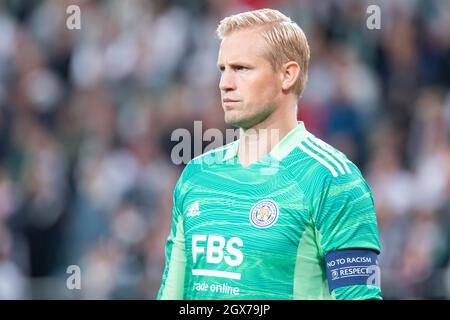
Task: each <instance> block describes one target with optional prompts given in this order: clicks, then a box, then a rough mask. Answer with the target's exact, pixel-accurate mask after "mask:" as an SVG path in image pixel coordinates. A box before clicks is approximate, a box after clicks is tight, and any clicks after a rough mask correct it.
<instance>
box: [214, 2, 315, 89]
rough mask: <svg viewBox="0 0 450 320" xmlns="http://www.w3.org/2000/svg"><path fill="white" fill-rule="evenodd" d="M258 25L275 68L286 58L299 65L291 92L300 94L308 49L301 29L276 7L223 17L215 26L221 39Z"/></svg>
mask: <svg viewBox="0 0 450 320" xmlns="http://www.w3.org/2000/svg"><path fill="white" fill-rule="evenodd" d="M250 28H261V36H262V37H263V38H264V40H265V41H266V42H267V43H268V44H269V50H268V52H267V55H268V59H269V61H270V62H271V64H272V66H273V67H274V69H275V70H279V69H280V67H281V65H282V64H284V63H286V62H288V61H295V62H297V63H298V64H299V66H300V74H299V77H298V79H297V82H296V83H295V85H294V92H295V93H296V94H297V95H298V96H299V97H300V96H301V95H302V93H303V89H304V88H305V85H306V81H307V79H308V65H309V58H310V50H309V45H308V41H307V39H306V36H305V34H304V32H303V30H302V29H301V28H300V27H299V26H298V25H297V24H296V23H295V22H293V21H292V20H291V19H290V18H289V17H287V16H285V15H284V14H282V13H281V12H280V11H278V10H273V9H260V10H254V11H248V12H243V13H239V14H235V15H232V16H229V17H226V18H224V19H223V20H222V21H220V24H219V26H218V27H217V31H216V32H217V36H218V37H219V38H220V39H223V38H224V37H226V36H228V35H230V34H231V33H232V32H234V31H238V30H244V29H250Z"/></svg>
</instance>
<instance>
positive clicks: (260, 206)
mask: <svg viewBox="0 0 450 320" xmlns="http://www.w3.org/2000/svg"><path fill="white" fill-rule="evenodd" d="M278 215H279V209H278V205H277V203H276V202H275V201H272V200H261V201H259V202H258V203H256V204H255V205H254V206H253V207H252V209H251V210H250V215H249V218H250V222H251V224H252V225H254V226H255V227H257V228H269V227H271V226H273V225H274V224H275V222H276V221H277V219H278Z"/></svg>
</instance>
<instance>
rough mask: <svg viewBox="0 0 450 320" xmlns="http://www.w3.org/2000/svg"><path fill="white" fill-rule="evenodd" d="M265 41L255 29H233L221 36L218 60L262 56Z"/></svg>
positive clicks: (264, 50) (226, 60)
mask: <svg viewBox="0 0 450 320" xmlns="http://www.w3.org/2000/svg"><path fill="white" fill-rule="evenodd" d="M266 50H267V43H266V42H265V40H264V39H263V37H262V36H261V35H260V34H258V33H256V32H255V31H247V30H243V31H235V32H233V33H231V34H230V35H228V36H226V37H224V38H223V40H222V42H221V43H220V48H219V54H218V61H219V62H220V63H229V62H230V61H234V60H242V59H255V58H258V57H263V56H264V53H265V52H266Z"/></svg>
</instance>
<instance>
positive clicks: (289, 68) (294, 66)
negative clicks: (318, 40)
mask: <svg viewBox="0 0 450 320" xmlns="http://www.w3.org/2000/svg"><path fill="white" fill-rule="evenodd" d="M281 72H282V79H281V88H282V89H283V90H284V91H289V90H291V89H292V87H293V86H294V85H295V82H296V81H297V79H298V77H299V76H300V66H299V65H298V63H297V62H295V61H289V62H287V63H285V64H283V66H282V67H281Z"/></svg>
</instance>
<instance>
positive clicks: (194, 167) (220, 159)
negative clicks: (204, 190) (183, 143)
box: [183, 141, 237, 176]
mask: <svg viewBox="0 0 450 320" xmlns="http://www.w3.org/2000/svg"><path fill="white" fill-rule="evenodd" d="M236 143H237V141H233V142H230V143H228V144H226V145H223V146H220V147H217V148H214V149H211V150H208V151H205V152H204V153H202V154H201V155H199V156H197V157H195V158H193V159H191V160H190V161H189V162H188V163H187V164H186V167H185V168H184V170H183V175H189V176H192V175H193V174H195V173H198V172H202V171H204V170H205V169H207V168H211V167H212V166H215V165H222V164H224V163H225V161H226V157H227V152H228V151H230V150H231V149H232V148H235V147H236Z"/></svg>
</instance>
